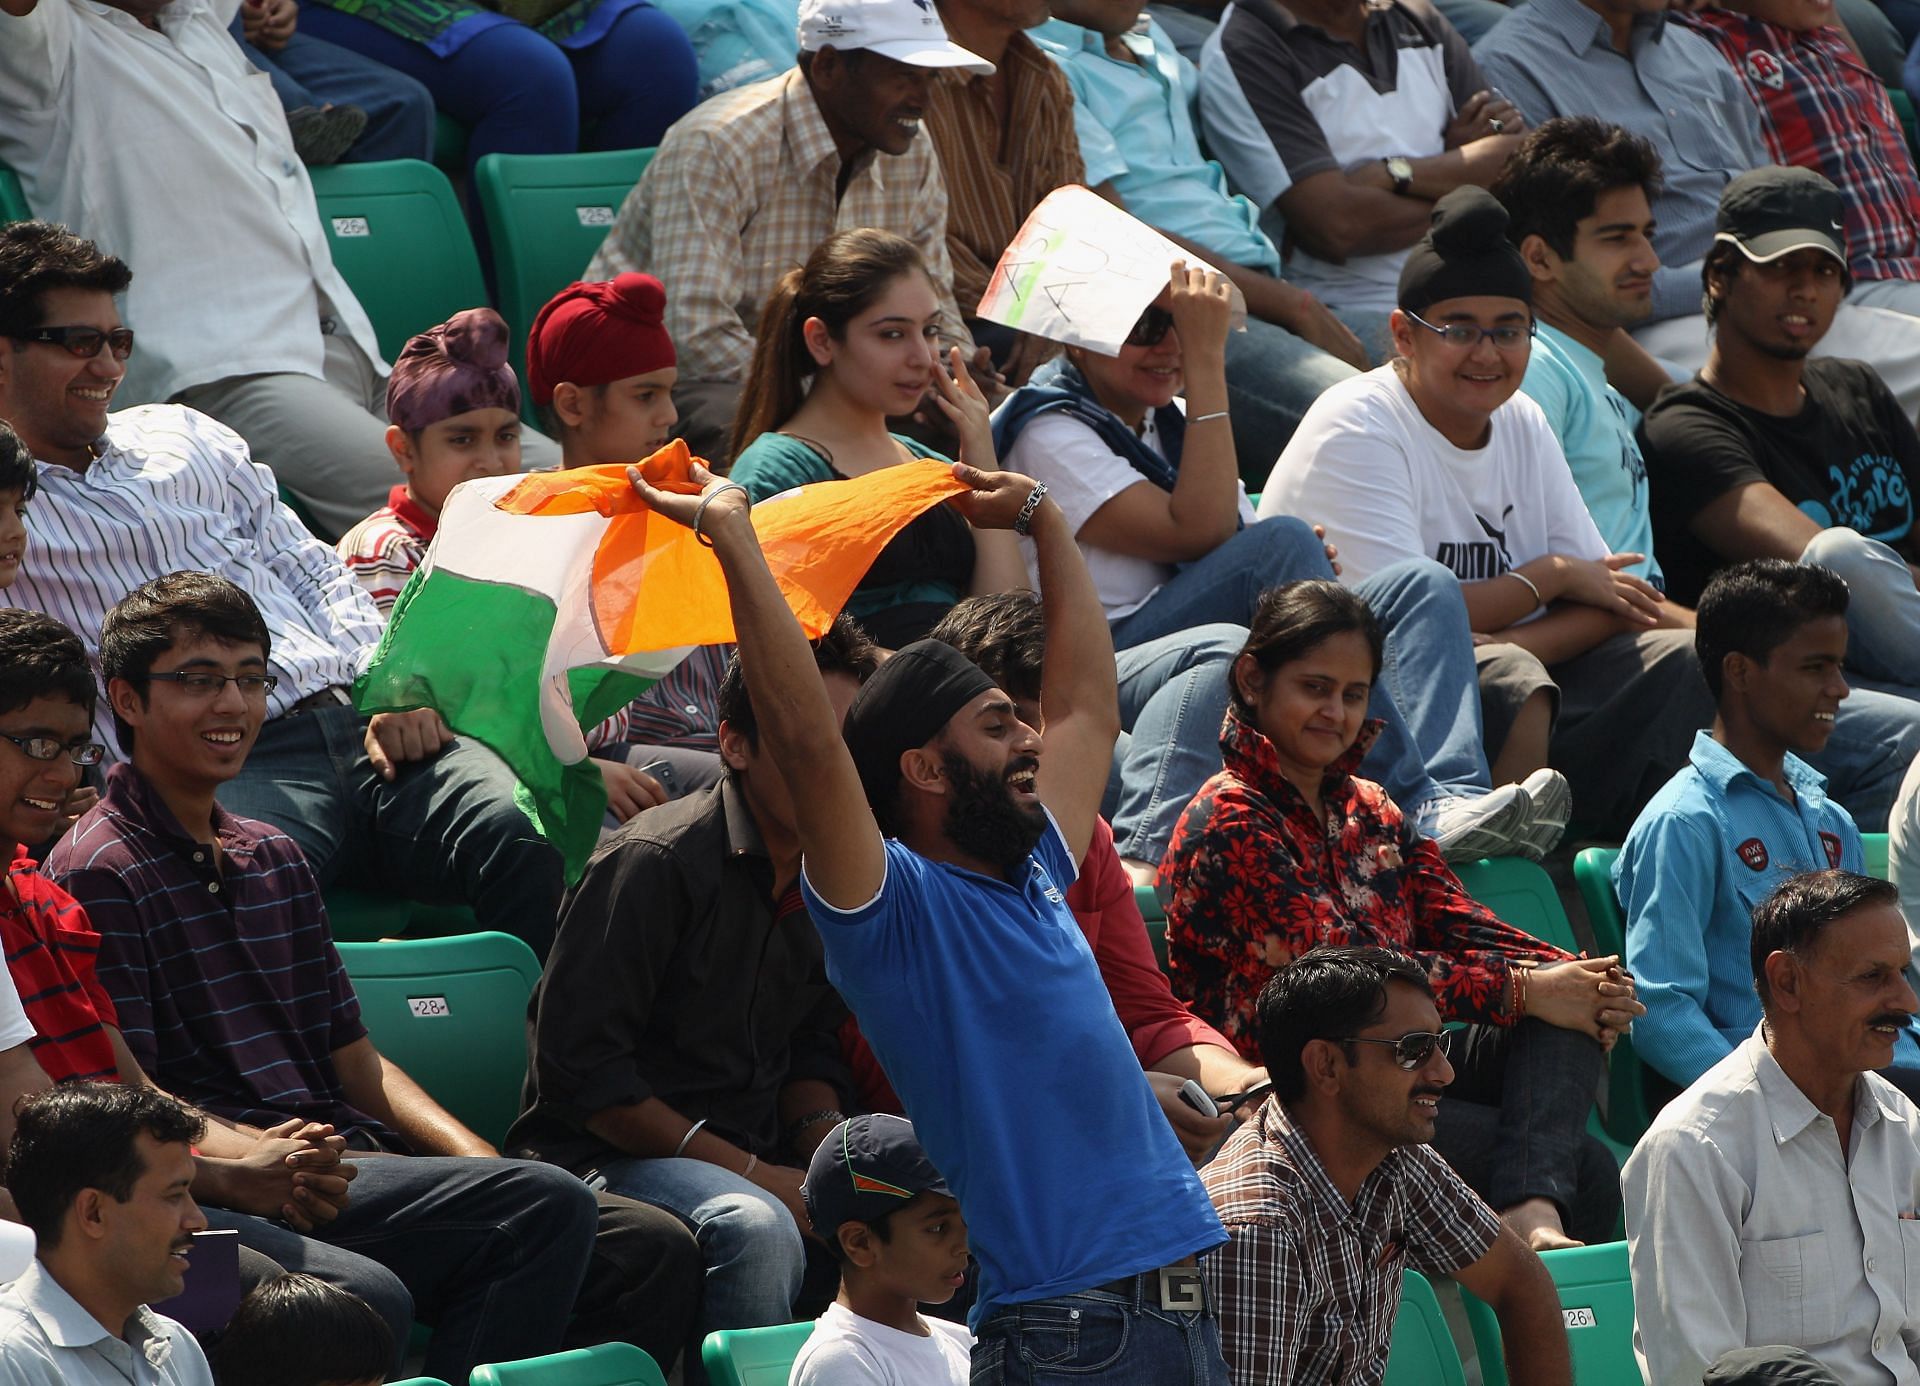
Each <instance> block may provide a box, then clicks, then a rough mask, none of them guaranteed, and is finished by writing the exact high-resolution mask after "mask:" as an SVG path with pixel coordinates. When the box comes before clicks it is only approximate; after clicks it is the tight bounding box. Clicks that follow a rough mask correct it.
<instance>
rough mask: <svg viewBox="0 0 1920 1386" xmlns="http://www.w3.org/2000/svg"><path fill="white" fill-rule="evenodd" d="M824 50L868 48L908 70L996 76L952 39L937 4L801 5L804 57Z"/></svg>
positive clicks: (824, 0) (810, 0)
mask: <svg viewBox="0 0 1920 1386" xmlns="http://www.w3.org/2000/svg"><path fill="white" fill-rule="evenodd" d="M822 48H837V49H840V50H841V51H843V52H844V51H847V50H850V49H855V48H864V49H866V50H867V51H868V52H869V53H878V54H880V55H881V56H882V57H884V58H892V59H894V61H896V62H902V63H906V64H907V65H908V66H909V67H960V68H965V69H966V70H967V71H969V72H977V73H979V74H980V75H981V76H983V77H984V76H988V75H991V73H992V72H993V64H992V63H990V62H988V61H987V60H986V59H985V58H983V57H981V56H980V55H979V54H978V53H970V52H968V51H967V50H966V49H964V48H962V47H961V46H960V45H959V44H957V43H955V42H954V41H953V40H952V39H950V38H948V37H947V26H946V25H944V24H942V23H941V22H940V12H939V11H938V10H936V9H934V7H933V0H802V4H801V6H800V51H801V52H802V53H817V52H819V51H820V50H821V49H822Z"/></svg>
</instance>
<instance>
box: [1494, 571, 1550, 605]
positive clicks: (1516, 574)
mask: <svg viewBox="0 0 1920 1386" xmlns="http://www.w3.org/2000/svg"><path fill="white" fill-rule="evenodd" d="M1501 576H1502V577H1510V578H1519V579H1520V581H1522V582H1524V583H1526V585H1527V590H1528V591H1529V592H1531V593H1533V609H1534V610H1535V611H1538V610H1539V609H1540V608H1541V607H1543V606H1545V605H1546V604H1547V599H1546V598H1545V597H1543V596H1541V595H1540V589H1539V588H1538V587H1535V586H1534V585H1533V579H1532V578H1530V577H1528V576H1527V575H1526V574H1525V573H1523V572H1521V571H1520V570H1519V569H1518V568H1509V569H1507V571H1506V572H1504V573H1502V574H1501Z"/></svg>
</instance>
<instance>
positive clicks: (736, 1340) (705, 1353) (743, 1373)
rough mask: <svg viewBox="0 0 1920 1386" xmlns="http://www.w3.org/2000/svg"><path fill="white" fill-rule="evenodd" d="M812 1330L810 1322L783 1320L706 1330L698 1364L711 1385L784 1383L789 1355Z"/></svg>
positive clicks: (778, 1385) (797, 1350) (772, 1385)
mask: <svg viewBox="0 0 1920 1386" xmlns="http://www.w3.org/2000/svg"><path fill="white" fill-rule="evenodd" d="M812 1332H813V1325H812V1324H810V1323H783V1324H777V1325H775V1326H774V1327H772V1328H734V1329H728V1330H725V1331H723V1332H719V1333H709V1334H708V1335H707V1340H706V1342H704V1343H702V1344H701V1345H700V1364H701V1365H702V1366H703V1367H705V1368H706V1369H707V1380H709V1381H711V1382H712V1383H713V1386H787V1374H788V1373H789V1372H790V1371H792V1369H793V1359H794V1358H796V1357H798V1356H799V1355H800V1349H801V1348H802V1347H803V1346H805V1345H806V1341H807V1338H808V1337H809V1335H811V1334H812Z"/></svg>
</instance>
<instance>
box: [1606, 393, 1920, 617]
mask: <svg viewBox="0 0 1920 1386" xmlns="http://www.w3.org/2000/svg"><path fill="white" fill-rule="evenodd" d="M1802 380H1803V383H1804V385H1805V388H1806V396H1807V397H1806V403H1805V405H1804V407H1803V408H1802V409H1801V410H1800V413H1799V414H1798V415H1796V416H1794V417H1793V418H1779V417H1777V416H1775V415H1772V414H1763V413H1761V412H1760V411H1759V410H1757V409H1749V408H1747V407H1746V406H1745V405H1743V404H1736V403H1735V402H1734V401H1733V400H1731V399H1728V398H1727V397H1726V396H1725V395H1723V394H1721V393H1720V392H1719V391H1718V390H1716V389H1714V388H1713V387H1712V386H1711V385H1708V384H1707V383H1706V382H1704V381H1703V380H1701V379H1700V378H1699V377H1697V376H1696V377H1695V378H1694V379H1692V380H1690V381H1688V382H1687V383H1686V384H1684V385H1675V386H1671V387H1670V388H1668V389H1666V390H1665V391H1663V392H1662V393H1661V395H1660V398H1659V399H1657V400H1655V401H1654V404H1653V407H1652V408H1650V409H1649V410H1647V415H1646V418H1645V419H1644V420H1643V421H1642V422H1641V425H1640V446H1641V450H1642V451H1643V452H1644V453H1645V455H1646V464H1647V479H1648V482H1649V485H1650V490H1651V504H1652V508H1653V536H1654V537H1653V544H1654V552H1655V553H1656V554H1657V555H1658V556H1659V559H1660V566H1661V568H1662V569H1663V570H1664V571H1665V573H1666V577H1667V592H1668V594H1669V595H1671V596H1672V597H1673V598H1674V599H1675V600H1677V601H1682V602H1685V603H1687V604H1688V605H1692V604H1693V603H1695V602H1697V601H1699V599H1700V590H1701V588H1703V587H1705V586H1706V583H1707V579H1708V578H1709V577H1711V576H1712V575H1713V573H1714V571H1715V570H1716V569H1718V568H1721V567H1724V566H1725V565H1726V563H1727V561H1728V560H1726V559H1724V558H1722V557H1721V556H1719V555H1718V554H1716V553H1714V552H1713V550H1711V549H1710V548H1708V547H1707V546H1706V545H1705V544H1704V543H1702V542H1701V541H1700V540H1699V539H1698V538H1697V537H1695V535H1694V534H1693V531H1692V530H1691V529H1690V528H1689V524H1690V522H1691V521H1692V519H1693V517H1694V516H1695V515H1697V514H1699V513H1700V511H1701V510H1702V509H1704V508H1705V507H1706V506H1707V505H1708V504H1710V503H1711V502H1712V501H1714V500H1716V499H1718V498H1719V497H1720V496H1723V495H1725V494H1726V493H1727V492H1729V491H1732V490H1735V489H1737V488H1739V487H1741V486H1746V485H1749V484H1751V483H1753V482H1757V481H1764V482H1767V483H1769V484H1771V485H1772V486H1773V487H1774V488H1775V489H1776V490H1778V491H1779V492H1780V493H1781V494H1782V495H1783V496H1785V497H1786V498H1787V499H1788V500H1789V501H1791V502H1792V503H1793V504H1794V505H1796V506H1798V507H1799V508H1800V510H1801V511H1802V512H1803V513H1804V514H1806V515H1808V516H1809V517H1811V518H1812V519H1813V520H1814V522H1815V523H1817V524H1818V525H1819V526H1820V527H1821V528H1822V529H1836V528H1845V529H1853V530H1858V531H1859V532H1860V533H1861V534H1864V535H1866V536H1867V537H1868V538H1870V539H1879V540H1881V541H1883V542H1885V543H1888V544H1893V545H1895V546H1897V547H1899V548H1901V549H1902V550H1903V551H1904V550H1905V549H1906V544H1905V541H1906V539H1907V538H1908V536H1909V534H1910V532H1911V531H1912V529H1913V492H1914V488H1915V486H1916V485H1920V436H1916V434H1915V432H1914V427H1913V424H1912V422H1911V421H1909V420H1908V418H1907V416H1906V414H1905V413H1904V412H1903V411H1902V410H1901V408H1900V404H1899V401H1898V400H1896V399H1895V398H1894V396H1893V392H1892V391H1891V390H1889V389H1888V388H1887V387H1886V384H1885V382H1883V381H1882V380H1881V379H1880V377H1879V375H1878V374H1877V373H1876V372H1875V371H1874V370H1873V369H1872V367H1870V366H1868V365H1866V364H1864V363H1863V362H1859V361H1836V360H1829V359H1820V360H1811V361H1808V362H1807V364H1806V373H1805V375H1804V376H1803V377H1802Z"/></svg>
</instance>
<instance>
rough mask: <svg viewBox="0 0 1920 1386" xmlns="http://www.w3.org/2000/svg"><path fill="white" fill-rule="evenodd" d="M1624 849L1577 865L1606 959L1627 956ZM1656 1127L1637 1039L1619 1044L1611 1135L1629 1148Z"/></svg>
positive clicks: (1610, 1065) (1592, 854) (1576, 878)
mask: <svg viewBox="0 0 1920 1386" xmlns="http://www.w3.org/2000/svg"><path fill="white" fill-rule="evenodd" d="M1619 855H1620V849H1619V848H1618V847H1589V848H1587V849H1586V850H1585V851H1584V852H1582V853H1580V855H1578V856H1577V857H1575V858H1574V859H1573V883H1574V884H1575V885H1576V886H1577V887H1579V890H1580V899H1581V901H1582V903H1584V904H1585V905H1586V907H1587V919H1588V921H1589V922H1590V923H1591V924H1592V925H1593V941H1594V945H1595V947H1597V948H1598V949H1599V950H1600V952H1601V953H1603V954H1605V953H1618V954H1619V955H1620V956H1621V957H1623V958H1624V957H1625V956H1626V955H1627V919H1626V916H1625V915H1624V914H1622V913H1621V912H1620V897H1619V896H1618V895H1616V894H1614V890H1613V863H1614V861H1615V859H1616V858H1618V857H1619ZM1652 1122H1653V1104H1652V1103H1650V1102H1649V1101H1648V1100H1647V1072H1646V1065H1644V1064H1642V1063H1641V1062H1640V1056H1639V1055H1638V1054H1635V1053H1634V1052H1633V1036H1632V1035H1622V1036H1621V1037H1620V1038H1619V1039H1618V1040H1616V1041H1614V1046H1613V1053H1612V1054H1610V1055H1608V1058H1607V1134H1608V1135H1610V1136H1612V1137H1613V1138H1614V1139H1615V1140H1618V1141H1624V1142H1625V1143H1626V1144H1627V1145H1628V1146H1629V1147H1631V1146H1632V1145H1633V1143H1634V1142H1635V1141H1637V1140H1639V1139H1640V1137H1641V1136H1642V1135H1644V1134H1645V1133H1646V1129H1647V1127H1648V1126H1649V1125H1651V1124H1652Z"/></svg>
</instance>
